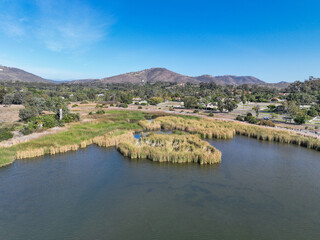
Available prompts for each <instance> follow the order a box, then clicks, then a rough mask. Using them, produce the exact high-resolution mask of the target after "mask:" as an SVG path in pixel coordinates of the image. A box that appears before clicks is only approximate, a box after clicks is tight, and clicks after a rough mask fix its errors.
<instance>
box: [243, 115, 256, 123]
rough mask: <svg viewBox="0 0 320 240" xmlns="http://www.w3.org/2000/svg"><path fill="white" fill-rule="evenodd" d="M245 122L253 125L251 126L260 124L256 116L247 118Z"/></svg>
mask: <svg viewBox="0 0 320 240" xmlns="http://www.w3.org/2000/svg"><path fill="white" fill-rule="evenodd" d="M244 120H245V121H247V122H248V123H251V124H256V123H258V119H257V118H256V117H254V116H246V117H245V118H244Z"/></svg>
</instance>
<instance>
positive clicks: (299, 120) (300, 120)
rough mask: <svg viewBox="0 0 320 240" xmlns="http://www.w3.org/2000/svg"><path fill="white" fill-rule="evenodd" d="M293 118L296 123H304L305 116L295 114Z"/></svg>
mask: <svg viewBox="0 0 320 240" xmlns="http://www.w3.org/2000/svg"><path fill="white" fill-rule="evenodd" d="M293 120H294V122H295V123H297V124H305V123H306V117H305V116H296V117H295V118H294V119H293Z"/></svg>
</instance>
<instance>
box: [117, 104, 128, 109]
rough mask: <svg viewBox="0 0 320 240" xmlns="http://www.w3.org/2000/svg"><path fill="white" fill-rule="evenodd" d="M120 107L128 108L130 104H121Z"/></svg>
mask: <svg viewBox="0 0 320 240" xmlns="http://www.w3.org/2000/svg"><path fill="white" fill-rule="evenodd" d="M119 107H122V108H128V104H126V103H121V104H119Z"/></svg>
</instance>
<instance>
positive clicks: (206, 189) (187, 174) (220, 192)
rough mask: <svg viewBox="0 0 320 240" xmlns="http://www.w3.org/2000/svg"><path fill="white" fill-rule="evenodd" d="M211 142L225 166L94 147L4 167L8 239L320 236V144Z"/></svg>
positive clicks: (0, 185) (2, 232)
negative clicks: (318, 148)
mask: <svg viewBox="0 0 320 240" xmlns="http://www.w3.org/2000/svg"><path fill="white" fill-rule="evenodd" d="M210 142H211V143H212V144H213V145H214V146H215V147H216V148H218V149H219V150H220V151H221V152H222V154H223V157H222V163H221V165H217V166H200V165H196V164H183V165H176V164H168V163H162V164H161V163H153V162H151V161H149V160H139V161H133V160H129V159H127V158H124V157H123V156H121V154H119V153H118V152H117V150H116V149H115V148H108V149H105V148H99V147H97V146H90V147H88V148H87V149H84V150H79V151H77V152H70V153H66V154H61V155H56V156H45V157H41V158H37V159H30V160H20V161H16V162H15V163H14V164H13V165H11V166H7V167H4V168H0V239H3V240H13V239H15V240H43V239H46V240H51V239H52V240H53V239H54V240H56V239H68V240H88V239H90V240H91V239H92V240H93V239H94V240H98V239H107V240H112V239H137V240H141V239H197V240H202V239H210V240H212V239H217V240H226V239H233V240H234V239H237V240H239V239H245V240H250V239H254V240H257V239H259V240H263V239H270V240H271V239H272V240H275V239H281V240H286V239H288V240H294V239H299V240H300V239H308V240H313V239H315V240H318V239H320V153H319V152H316V151H313V150H308V149H305V148H301V147H297V146H290V145H282V144H277V143H266V142H261V141H257V140H254V139H248V138H245V137H236V138H234V139H233V140H230V141H216V140H215V141H210Z"/></svg>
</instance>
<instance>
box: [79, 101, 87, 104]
mask: <svg viewBox="0 0 320 240" xmlns="http://www.w3.org/2000/svg"><path fill="white" fill-rule="evenodd" d="M80 104H88V101H82V102H81V103H80Z"/></svg>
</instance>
